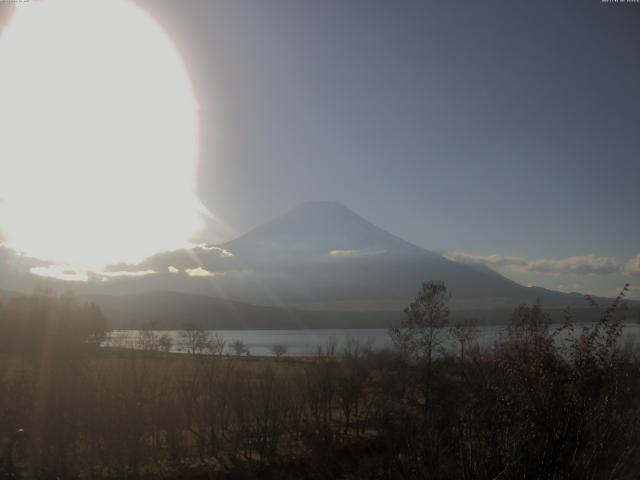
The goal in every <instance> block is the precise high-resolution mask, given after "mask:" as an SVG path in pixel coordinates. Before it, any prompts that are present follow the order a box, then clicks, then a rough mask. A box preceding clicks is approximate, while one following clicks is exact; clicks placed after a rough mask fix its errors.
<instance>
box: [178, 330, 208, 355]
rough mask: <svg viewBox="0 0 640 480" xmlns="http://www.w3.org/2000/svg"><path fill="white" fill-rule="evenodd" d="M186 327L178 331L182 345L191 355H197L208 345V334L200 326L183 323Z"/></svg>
mask: <svg viewBox="0 0 640 480" xmlns="http://www.w3.org/2000/svg"><path fill="white" fill-rule="evenodd" d="M185 327H186V329H185V330H181V331H180V338H181V339H182V345H183V348H184V349H185V350H187V351H188V352H189V353H190V354H191V355H198V354H201V353H202V352H204V351H205V350H207V348H208V347H209V334H208V332H207V331H206V330H204V329H203V328H202V327H199V326H196V325H191V324H188V325H185Z"/></svg>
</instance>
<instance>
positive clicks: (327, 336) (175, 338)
mask: <svg viewBox="0 0 640 480" xmlns="http://www.w3.org/2000/svg"><path fill="white" fill-rule="evenodd" d="M556 327H557V325H551V326H550V328H551V329H553V328H556ZM478 328H479V337H478V344H479V345H480V346H489V345H491V344H492V343H493V342H494V341H495V340H497V339H498V338H499V337H500V336H501V335H503V334H504V329H505V327H504V326H495V325H492V326H482V327H478ZM579 328H580V326H576V332H577V331H579ZM154 333H155V334H156V335H158V336H160V335H163V334H167V335H168V336H169V337H170V338H171V341H172V347H171V351H172V352H175V353H184V352H185V351H186V349H185V347H184V345H183V341H182V338H181V336H180V332H179V331H177V330H167V331H154ZM210 333H211V334H215V333H218V334H220V335H222V336H223V338H224V342H225V344H226V347H225V351H226V352H228V351H229V345H230V344H231V343H232V342H234V341H236V340H241V341H242V342H244V344H245V345H246V346H247V347H248V348H249V352H250V354H251V355H255V356H273V352H272V350H271V349H272V347H273V346H274V345H283V346H285V347H286V348H287V355H289V356H311V355H315V354H316V352H317V348H318V346H323V347H324V346H326V345H328V344H329V343H331V342H335V343H336V345H337V349H338V351H340V350H341V349H342V348H343V347H344V345H345V343H346V342H347V341H350V340H351V341H358V342H360V344H361V345H367V344H371V345H372V347H373V348H374V349H382V348H386V347H391V345H392V344H391V338H390V337H389V334H388V330H386V329H382V328H375V329H351V330H349V329H344V330H343V329H341V330H324V329H317V330H220V331H217V332H214V331H211V332H210ZM140 334H141V331H140V330H112V331H111V332H109V333H108V335H107V339H106V340H105V341H104V342H103V344H102V345H103V346H105V347H119V348H133V349H136V348H140V338H141V337H140ZM639 336H640V325H636V324H628V325H625V326H624V328H623V330H622V338H621V343H623V344H624V343H628V342H633V343H636V341H637V340H638V339H639V338H640V337H639ZM444 347H445V348H446V349H447V350H450V351H452V350H453V349H455V348H457V345H456V343H455V342H454V341H453V340H450V339H448V340H447V341H446V342H445V343H444Z"/></svg>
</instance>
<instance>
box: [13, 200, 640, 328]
mask: <svg viewBox="0 0 640 480" xmlns="http://www.w3.org/2000/svg"><path fill="white" fill-rule="evenodd" d="M121 269H125V270H132V271H133V272H135V271H136V270H138V271H154V272H157V273H155V274H151V275H141V276H124V277H121V278H120V277H114V278H110V279H109V280H108V281H102V282H95V281H94V282H87V283H85V284H78V283H76V284H69V283H66V282H60V281H55V280H45V279H40V280H39V285H40V286H42V285H45V286H46V285H49V286H53V287H54V288H55V289H57V290H58V291H67V290H74V291H75V292H77V294H79V295H80V296H81V297H82V298H86V299H94V300H95V301H96V303H98V304H99V305H100V306H102V307H103V309H105V311H106V313H107V316H108V318H109V317H110V318H111V319H112V320H113V324H114V326H119V327H123V326H124V325H130V326H134V325H135V326H137V327H139V326H141V325H142V324H148V323H149V324H150V323H154V322H155V323H156V324H158V325H160V326H162V328H170V327H171V328H179V326H180V325H182V324H183V323H185V322H190V321H197V322H198V323H203V324H206V325H209V326H211V327H212V328H213V327H215V328H233V327H234V326H235V327H237V328H299V327H314V328H319V327H322V326H326V327H329V326H330V327H331V328H339V327H340V326H344V327H353V326H380V325H385V326H388V325H390V324H391V323H392V322H393V321H396V320H397V319H398V318H400V317H401V315H402V308H403V306H405V305H406V304H407V303H408V302H409V300H410V299H411V298H413V296H414V295H415V293H416V292H417V291H418V289H419V288H420V284H421V283H422V282H423V281H427V280H441V281H443V282H445V284H446V285H447V288H448V289H449V291H450V292H451V294H452V300H451V307H452V311H453V313H454V316H458V317H469V316H473V317H476V318H480V319H482V320H484V321H488V322H493V323H495V322H503V321H505V320H506V318H507V317H508V314H509V312H510V311H511V310H512V309H513V307H515V306H516V305H517V304H520V303H533V302H536V301H540V302H541V303H542V304H543V306H544V307H545V308H548V309H550V310H552V311H555V312H561V311H562V309H564V308H565V307H567V306H570V307H572V308H573V309H574V311H575V312H577V314H579V315H580V316H582V317H583V318H587V317H589V318H591V317H593V315H594V313H593V310H589V309H587V304H586V302H585V301H584V299H583V296H582V295H580V294H575V293H574V294H566V293H561V292H554V291H551V290H548V289H544V288H540V287H525V286H523V285H520V284H518V283H516V282H514V281H512V280H509V279H508V278H506V277H504V276H503V275H501V274H499V273H497V272H495V271H494V270H491V269H490V268H488V267H486V266H482V265H469V264H462V263H457V262H454V261H452V260H449V259H447V258H445V257H443V256H442V255H440V254H437V253H435V252H431V251H429V250H426V249H424V248H422V247H419V246H417V245H413V244H412V243H410V242H407V241H405V240H403V239H401V238H399V237H397V236H395V235H393V234H391V233H389V232H387V231H385V230H383V229H381V228H379V227H377V226H376V225H373V224H372V223H371V222H369V221H367V220H365V219H364V218H362V217H361V216H359V215H358V214H356V213H355V212H353V211H352V210H350V209H348V208H347V207H345V206H343V205H340V204H338V203H335V202H324V201H316V202H307V203H303V204H301V205H299V206H297V207H296V208H294V209H292V210H291V211H289V212H287V213H285V214H284V215H281V216H279V217H277V218H275V219H274V220H272V221H270V222H267V223H265V224H263V225H260V226H258V227H256V228H254V229H252V230H250V231H249V232H247V233H245V234H244V235H241V236H240V237H238V238H236V239H234V240H231V241H229V242H227V243H225V244H222V245H219V246H216V245H202V246H199V247H194V248H193V249H191V250H189V251H185V250H177V251H172V252H162V253H159V254H157V255H154V256H152V257H150V258H148V259H147V260H146V261H145V262H142V263H141V264H139V265H124V266H118V267H117V268H116V271H118V270H121ZM31 277H34V276H33V275H31V276H30V277H29V276H23V277H22V281H23V284H22V285H24V284H25V283H24V281H25V278H31ZM70 287H73V288H70ZM158 292H164V293H162V294H160V293H158ZM632 303H633V304H634V305H636V306H637V304H639V303H640V302H632ZM161 306H162V307H161ZM296 326H298V327H296Z"/></svg>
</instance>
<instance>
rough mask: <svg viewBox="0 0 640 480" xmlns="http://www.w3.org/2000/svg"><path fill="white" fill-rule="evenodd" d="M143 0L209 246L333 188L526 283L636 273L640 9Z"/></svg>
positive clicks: (633, 276) (592, 287)
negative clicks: (174, 89)
mask: <svg viewBox="0 0 640 480" xmlns="http://www.w3.org/2000/svg"><path fill="white" fill-rule="evenodd" d="M136 3H138V4H139V5H141V6H142V8H144V9H145V10H146V11H148V12H149V13H150V14H151V15H152V16H153V17H155V18H156V20H157V21H158V22H159V23H160V24H161V26H162V27H163V28H164V29H165V30H166V31H167V33H168V34H169V35H170V36H171V38H173V40H174V41H175V43H176V44H177V46H178V49H179V50H180V52H181V54H182V56H183V57H184V60H185V62H186V65H187V68H188V71H189V75H190V77H191V80H192V82H193V84H194V87H195V93H196V97H197V101H198V103H199V105H200V129H201V145H200V147H201V153H200V165H199V175H198V193H199V197H200V199H201V200H202V202H203V203H204V204H205V205H206V206H207V207H208V208H209V209H210V210H211V211H212V212H213V213H214V214H215V215H217V216H218V217H219V218H220V219H221V220H222V221H223V222H224V223H226V224H227V225H228V227H229V229H227V230H215V229H213V228H212V229H210V230H209V231H208V232H206V236H207V238H208V239H209V240H210V241H216V242H220V241H224V240H229V239H231V238H232V237H234V236H235V235H237V234H240V233H243V232H245V231H246V230H248V229H250V228H252V227H253V226H255V225H256V224H258V223H262V222H265V221H267V220H269V219H271V218H273V217H274V216H277V215H279V214H281V213H283V212H285V211H287V210H289V209H290V208H292V207H294V206H295V205H297V204H298V203H300V202H303V201H306V200H314V199H328V200H335V201H338V202H341V203H343V204H345V205H347V206H348V207H350V208H352V209H353V210H354V211H356V212H357V213H359V214H361V215H362V216H364V217H365V218H367V219H368V220H370V221H372V222H373V223H375V224H377V225H379V226H381V227H382V228H385V229H387V230H389V231H391V232H393V233H395V234H397V235H399V236H400V237H403V238H405V239H406V240H409V241H411V242H413V243H415V244H418V245H420V246H423V247H426V248H428V249H431V250H435V251H441V252H444V251H448V252H453V253H449V256H450V257H452V258H456V259H457V260H462V261H482V262H484V263H487V264H489V265H491V266H492V267H493V268H496V269H498V270H499V271H501V272H503V273H505V274H506V275H507V276H509V277H510V278H513V279H515V280H517V281H519V282H521V283H523V284H527V283H532V284H536V285H543V286H546V287H549V288H554V289H563V290H580V291H592V292H596V293H602V294H609V295H610V294H612V293H613V292H614V290H615V289H616V288H617V287H620V286H622V284H624V283H625V282H627V281H629V282H631V283H632V284H633V283H637V284H639V285H640V216H639V215H638V214H637V209H638V205H639V204H640V202H639V200H640V190H639V187H638V185H639V181H640V159H639V158H638V151H639V150H640V149H639V147H640V52H639V49H640V3H601V1H600V0H564V1H557V0H549V1H541V0H538V1H527V2H525V1H515V2H514V1H507V0H501V1H493V0H483V1H477V0H469V1H452V2H443V1H426V0H425V1H417V0H416V1H393V2H391V1H386V0H379V1H377V0H363V1H356V0H268V1H263V0H251V1H249V0H191V1H179V2H178V1H175V0H136ZM6 11H7V6H6V5H5V6H4V8H3V9H0V23H2V22H3V21H4V20H5V19H6V17H5V18H2V13H3V12H6ZM117 34H118V30H117V28H115V29H114V35H117ZM0 108H1V106H0ZM624 272H627V273H624ZM634 272H635V273H634ZM634 280H635V282H634ZM635 288H637V290H636V291H635V293H634V296H635V297H637V298H640V288H638V287H637V286H636V287H635Z"/></svg>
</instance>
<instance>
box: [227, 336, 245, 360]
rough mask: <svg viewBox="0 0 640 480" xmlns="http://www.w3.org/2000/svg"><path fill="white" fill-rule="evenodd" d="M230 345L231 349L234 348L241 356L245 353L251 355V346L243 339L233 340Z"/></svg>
mask: <svg viewBox="0 0 640 480" xmlns="http://www.w3.org/2000/svg"><path fill="white" fill-rule="evenodd" d="M229 347H231V350H233V353H234V354H235V355H236V356H237V357H239V356H241V355H243V354H246V355H249V347H247V345H246V344H245V343H244V342H243V341H242V340H239V339H238V340H235V341H233V342H231V344H230V345H229Z"/></svg>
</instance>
